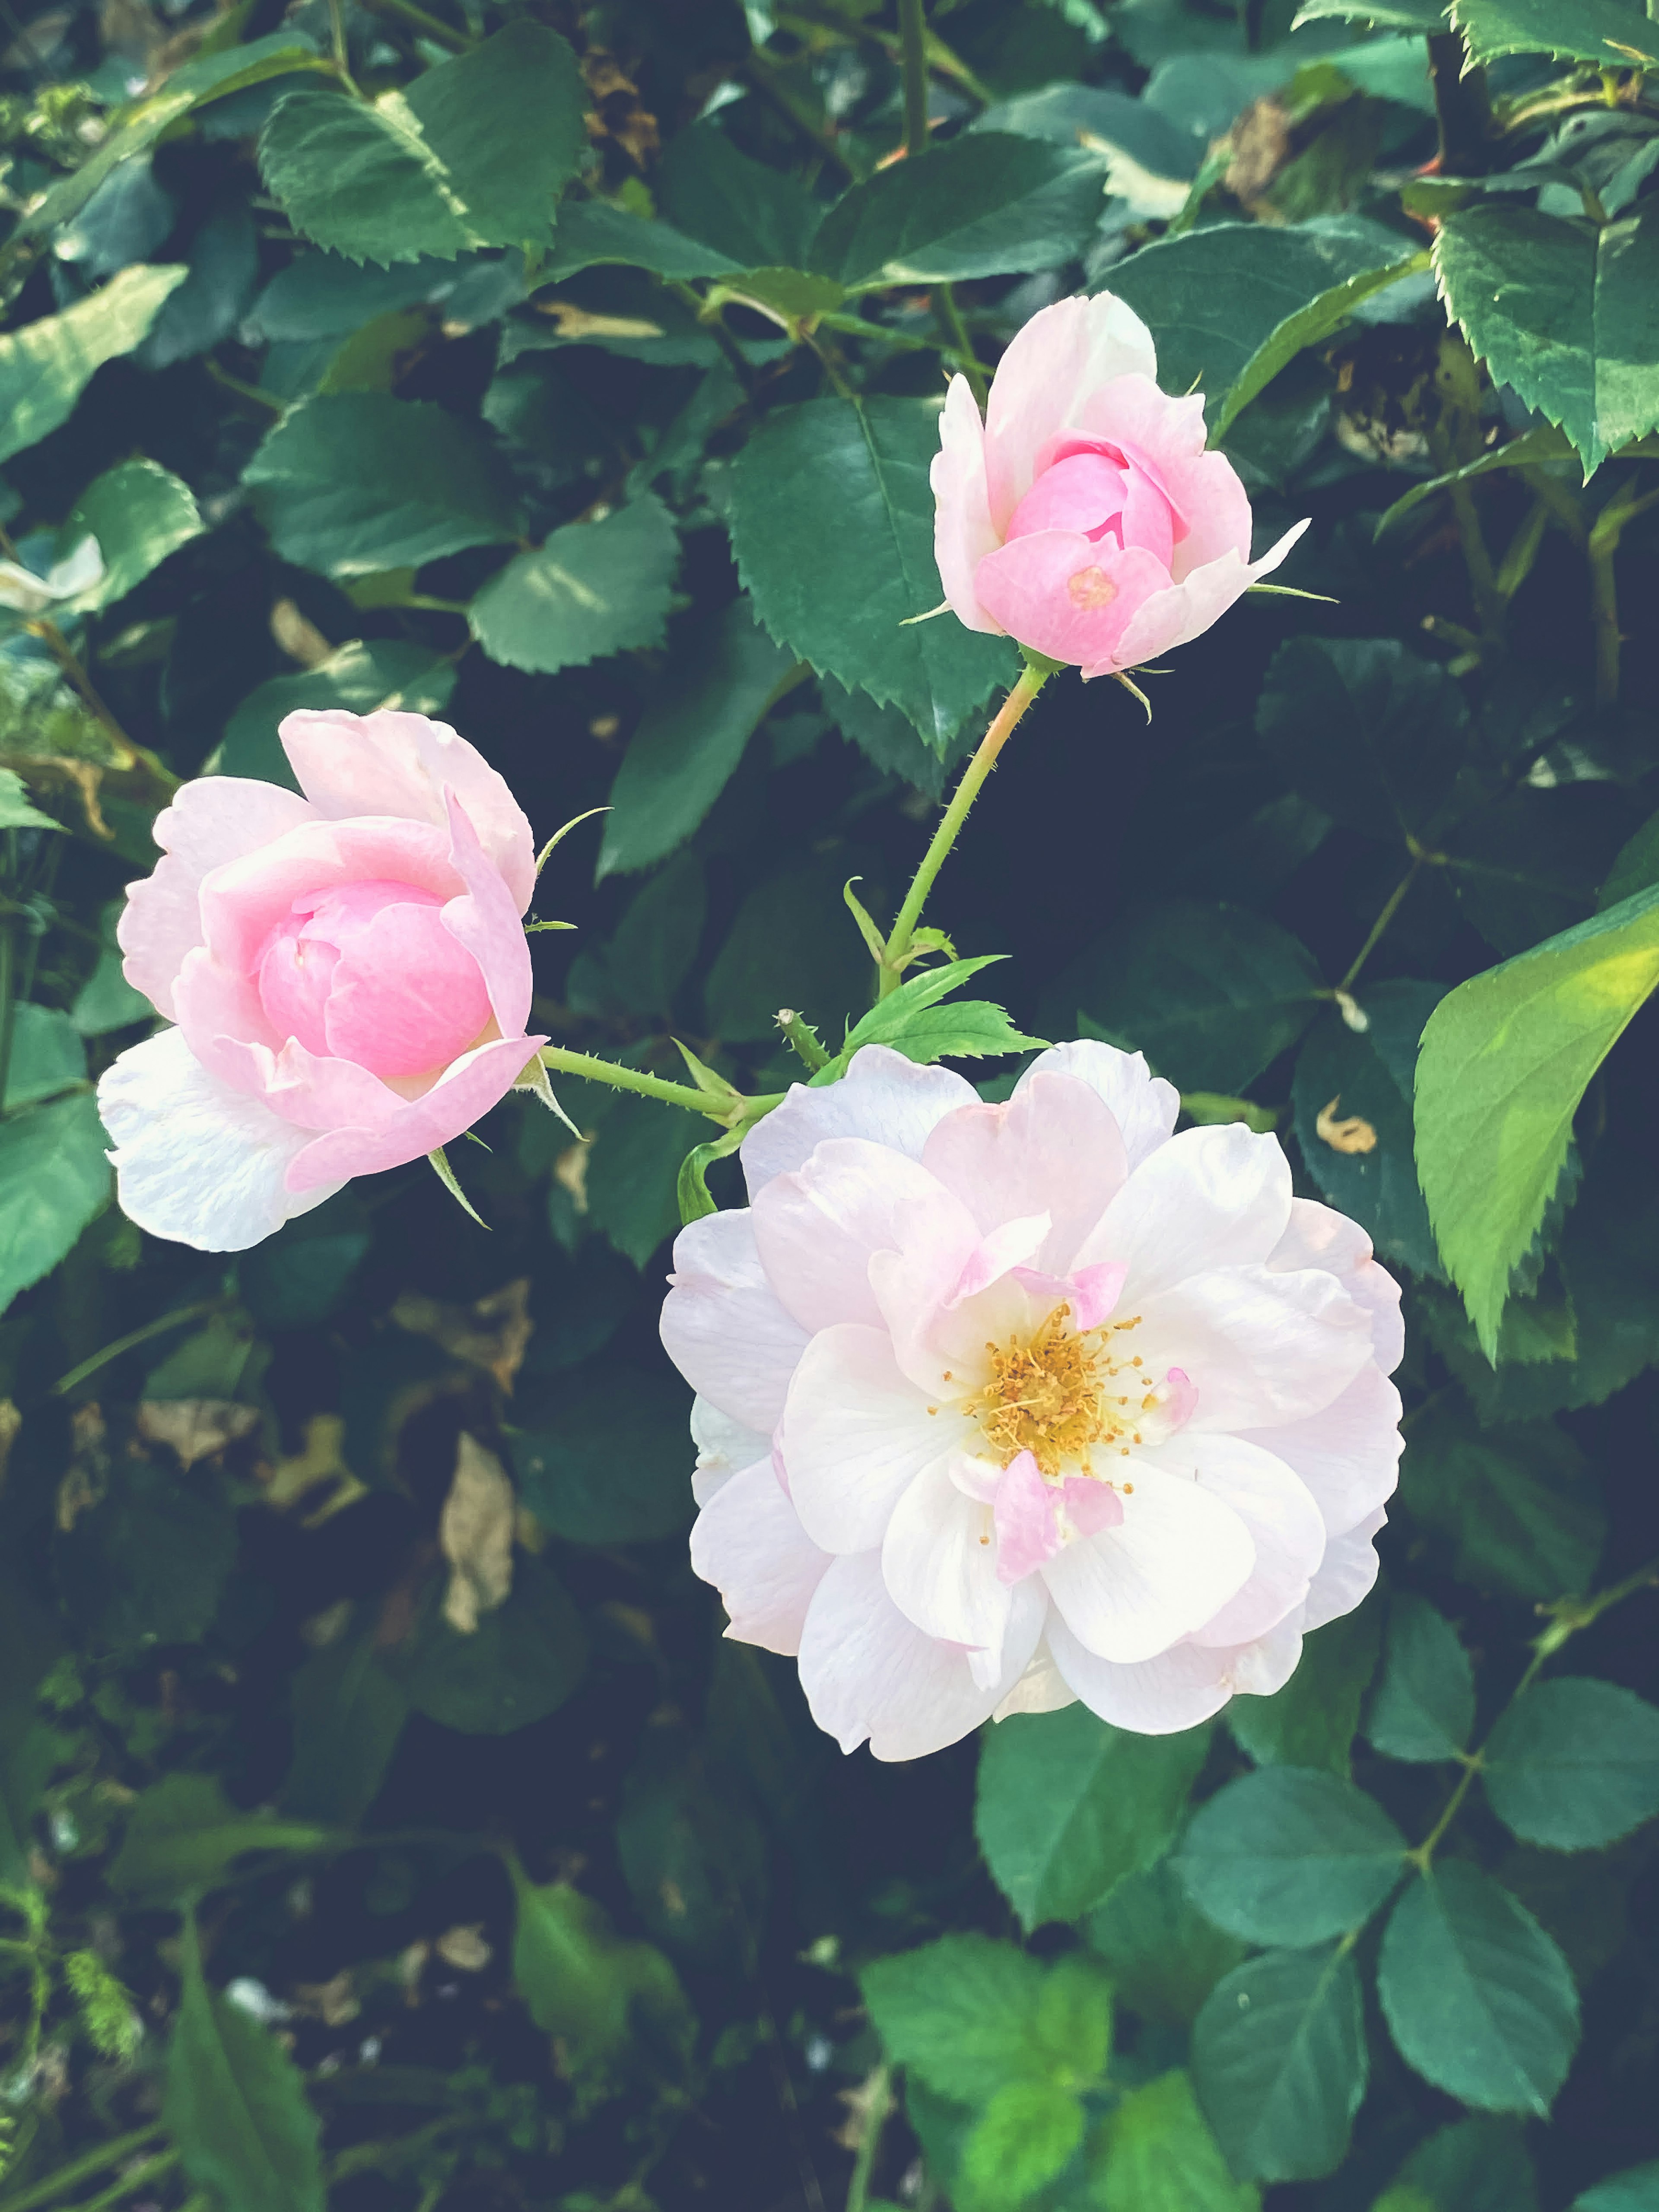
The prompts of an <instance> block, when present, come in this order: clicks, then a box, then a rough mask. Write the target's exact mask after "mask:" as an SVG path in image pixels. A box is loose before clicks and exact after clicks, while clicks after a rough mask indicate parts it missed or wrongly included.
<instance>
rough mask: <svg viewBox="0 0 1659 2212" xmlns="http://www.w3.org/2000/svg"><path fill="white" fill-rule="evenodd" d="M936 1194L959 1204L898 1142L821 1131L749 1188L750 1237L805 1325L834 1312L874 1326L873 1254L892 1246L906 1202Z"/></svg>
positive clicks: (818, 1323)
mask: <svg viewBox="0 0 1659 2212" xmlns="http://www.w3.org/2000/svg"><path fill="white" fill-rule="evenodd" d="M935 1199H937V1200H939V1203H940V1204H942V1205H944V1206H950V1207H951V1210H952V1212H953V1213H954V1212H956V1211H957V1208H956V1207H955V1204H954V1201H953V1200H951V1199H950V1197H949V1194H947V1193H945V1192H944V1191H943V1190H941V1189H940V1188H939V1184H938V1182H936V1181H935V1180H934V1178H933V1176H931V1175H929V1174H928V1173H927V1170H926V1169H925V1168H924V1167H922V1166H921V1164H919V1163H918V1162H916V1161H915V1160H911V1159H907V1158H906V1157H905V1156H904V1154H903V1153H902V1152H895V1151H894V1150H893V1149H892V1148H891V1147H890V1146H887V1145H876V1144H871V1143H870V1142H869V1141H868V1140H867V1139H864V1138H859V1137H830V1138H827V1139H825V1140H824V1141H823V1143H822V1144H820V1145H818V1146H817V1147H816V1148H815V1149H814V1151H813V1152H812V1154H811V1158H809V1159H808V1160H807V1161H806V1163H805V1166H803V1167H801V1168H799V1169H798V1170H796V1171H795V1172H794V1173H793V1174H786V1175H777V1176H773V1177H772V1178H771V1180H770V1181H769V1182H765V1183H763V1185H762V1186H761V1188H760V1190H759V1191H758V1192H757V1194H756V1198H755V1205H754V1224H755V1243H756V1246H757V1249H758V1251H759V1253H760V1256H761V1261H762V1264H763V1267H764V1268H765V1270H766V1275H767V1279H768V1281H769V1283H770V1284H771V1285H772V1287H773V1289H774V1290H775V1291H776V1292H777V1295H778V1297H780V1298H781V1300H782V1301H783V1304H784V1305H785V1306H786V1308H787V1310H788V1311H789V1312H790V1313H792V1314H793V1316H794V1317H795V1319H796V1320H797V1321H798V1322H799V1323H800V1324H801V1326H802V1328H806V1329H820V1328H829V1327H830V1326H831V1324H832V1323H834V1322H842V1321H856V1322H867V1323H868V1324H869V1325H870V1326H872V1328H874V1327H878V1326H879V1325H880V1322H881V1309H880V1307H879V1306H878V1304H877V1303H876V1297H875V1293H874V1292H873V1291H872V1289H871V1287H870V1261H871V1257H872V1255H873V1254H874V1253H876V1252H879V1251H890V1250H893V1249H895V1248H896V1246H897V1244H898V1243H899V1242H900V1240H901V1238H902V1236H903V1234H904V1224H905V1222H906V1220H907V1219H908V1218H910V1214H911V1210H912V1209H913V1208H915V1207H916V1206H926V1205H927V1204H928V1203H929V1202H930V1201H931V1200H935ZM963 1231H964V1232H965V1231H966V1225H965V1224H963Z"/></svg>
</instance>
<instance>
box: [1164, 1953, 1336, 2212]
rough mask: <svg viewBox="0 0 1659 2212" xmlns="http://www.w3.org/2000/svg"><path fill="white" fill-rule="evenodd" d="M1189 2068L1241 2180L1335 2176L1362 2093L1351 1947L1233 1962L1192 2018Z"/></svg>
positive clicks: (1203, 2102)
mask: <svg viewBox="0 0 1659 2212" xmlns="http://www.w3.org/2000/svg"><path fill="white" fill-rule="evenodd" d="M1192 2068H1193V2080H1194V2087H1196V2089H1197V2091H1198V2100H1199V2103H1200V2105H1201V2106H1203V2108H1204V2114H1205V2117H1206V2119H1207V2120H1208V2121H1209V2123H1210V2125H1211V2126H1212V2128H1213V2129H1214V2130H1215V2134H1216V2140H1217V2142H1219V2144H1220V2145H1221V2148H1222V2150H1223V2151H1224V2152H1225V2154H1226V2159H1227V2163H1228V2165H1229V2166H1231V2168H1232V2170H1233V2172H1235V2173H1236V2174H1237V2175H1238V2176H1239V2178H1240V2179H1244V2180H1256V2181H1315V2180H1317V2179H1319V2177H1320V2176H1321V2175H1322V2174H1326V2173H1331V2172H1334V2171H1335V2169H1336V2168H1337V2166H1340V2164H1341V2162H1342V2160H1343V2158H1344V2156H1345V2155H1346V2152H1347V2148H1348V2132H1349V2130H1350V2128H1351V2126H1352V2122H1353V2116H1354V2114H1355V2113H1356V2112H1358V2110H1359V2102H1360V2100H1361V2098H1362V2097H1363V2096H1364V2093H1365V2072H1366V2056H1365V2023H1364V2006H1363V2002H1362V2000H1361V1996H1360V1990H1359V1976H1358V1972H1356V1971H1355V1968H1354V1963H1353V1960H1352V1958H1351V1957H1350V1956H1349V1954H1348V1953H1347V1951H1346V1949H1345V1948H1343V1947H1342V1946H1341V1945H1340V1944H1339V1945H1335V1946H1332V1947H1330V1948H1327V1949H1324V1950H1319V1951H1264V1952H1263V1953H1262V1954H1261V1956H1260V1958H1255V1959H1251V1960H1248V1961H1247V1962H1246V1963H1245V1964H1244V1965H1243V1966H1238V1967H1236V1968H1235V1969H1234V1971H1233V1972H1231V1974H1229V1975H1228V1977H1227V1978H1226V1979H1225V1981H1224V1982H1219V1983H1218V1984H1217V1985H1216V1987H1215V1989H1214V1990H1212V1992H1211V1994H1210V1997H1209V2001H1208V2002H1207V2003H1206V2005H1205V2007H1204V2009H1203V2011H1202V2012H1201V2013H1200V2015H1199V2016H1198V2021H1197V2024H1196V2025H1195V2026H1194V2029H1193V2056H1192Z"/></svg>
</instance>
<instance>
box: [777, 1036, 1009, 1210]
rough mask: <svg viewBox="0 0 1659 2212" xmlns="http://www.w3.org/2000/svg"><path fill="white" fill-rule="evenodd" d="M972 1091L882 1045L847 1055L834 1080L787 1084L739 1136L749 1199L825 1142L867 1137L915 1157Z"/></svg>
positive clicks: (972, 1099)
mask: <svg viewBox="0 0 1659 2212" xmlns="http://www.w3.org/2000/svg"><path fill="white" fill-rule="evenodd" d="M978 1098H979V1093H978V1092H977V1091H975V1088H974V1086H973V1085H972V1084H971V1083H969V1082H968V1081H967V1080H966V1079H964V1078H963V1077H962V1076H960V1075H956V1074H953V1073H951V1070H950V1069H949V1068H944V1067H921V1066H917V1064H916V1062H915V1060H906V1059H905V1057H904V1055H903V1054H902V1053H897V1052H895V1051H893V1049H892V1048H891V1047H890V1046H888V1045H884V1044H866V1045H865V1046H864V1047H863V1048H861V1050H860V1051H858V1052H855V1053H854V1054H853V1057H852V1060H850V1062H849V1063H848V1069H847V1073H846V1074H845V1075H844V1076H842V1079H841V1080H840V1082H839V1083H826V1084H823V1085H821V1086H820V1087H818V1088H817V1089H814V1088H812V1087H811V1085H808V1084H805V1083H796V1084H792V1085H790V1088H789V1093H788V1096H787V1097H786V1098H785V1100H784V1102H783V1103H782V1105H781V1106H775V1107H774V1108H773V1109H772V1111H771V1112H770V1113H769V1114H767V1115H763V1117H762V1119H761V1120H760V1121H757V1123H756V1124H755V1126H754V1127H753V1128H752V1129H751V1130H750V1133H749V1134H748V1135H747V1136H746V1137H745V1138H744V1140H743V1145H742V1148H741V1150H740V1152H739V1153H738V1158H740V1159H741V1160H742V1162H743V1171H744V1176H745V1177H746V1179H747V1181H748V1184H749V1194H750V1197H751V1198H752V1197H753V1196H754V1195H755V1194H756V1193H757V1191H758V1190H759V1189H760V1188H762V1186H763V1184H765V1183H768V1182H770V1181H771V1179H772V1177H773V1176H775V1175H784V1174H787V1172H789V1171H790V1170H792V1169H795V1168H799V1167H804V1166H805V1164H806V1162H807V1160H808V1159H809V1158H811V1154H812V1151H813V1148H814V1146H817V1145H820V1144H822V1143H823V1140H824V1139H825V1138H826V1137H867V1138H868V1139H870V1140H871V1141H872V1143H874V1144H878V1145H890V1146H891V1147H892V1149H893V1150H894V1151H895V1152H902V1153H904V1154H905V1155H906V1157H907V1158H910V1159H913V1160H917V1159H920V1158H921V1148H922V1146H923V1145H924V1144H925V1143H926V1142H927V1135H928V1133H929V1131H930V1130H931V1129H932V1128H933V1126H934V1124H935V1123H936V1122H938V1121H942V1120H943V1119H944V1117H945V1115H947V1114H948V1113H950V1112H951V1110H952V1109H953V1108H955V1107H957V1106H969V1105H974V1104H975V1103H977V1102H978Z"/></svg>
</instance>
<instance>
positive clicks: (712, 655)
mask: <svg viewBox="0 0 1659 2212" xmlns="http://www.w3.org/2000/svg"><path fill="white" fill-rule="evenodd" d="M804 673H805V671H804V670H802V669H801V668H800V667H799V664H798V663H797V662H796V661H795V659H793V656H792V655H791V654H789V653H787V652H785V651H783V650H782V649H781V647H778V646H775V645H774V644H773V642H772V641H771V640H770V639H769V637H768V636H767V635H765V633H764V632H763V630H761V629H758V628H757V625H756V623H755V619H754V615H753V612H752V611H751V609H750V605H749V602H748V600H747V599H734V600H732V604H731V605H730V606H728V607H726V608H725V609H723V610H722V611H721V612H720V614H719V615H718V616H717V617H715V618H714V621H713V622H709V621H708V620H706V619H703V620H699V621H697V622H696V623H693V624H692V625H690V636H689V638H688V639H687V641H686V647H685V650H684V653H683V654H682V655H681V656H680V657H678V659H677V660H676V663H675V671H674V682H673V684H672V685H671V687H669V688H668V689H667V690H665V691H663V692H661V693H659V694H658V695H657V696H655V697H653V701H652V702H651V704H650V706H648V707H647V709H646V711H645V714H644V715H643V716H642V717H641V722H640V726H639V727H638V729H637V730H635V732H634V735H633V736H632V738H629V744H628V750H627V752H626V754H625V755H624V756H623V764H622V766H621V768H620V769H618V770H617V781H616V782H615V783H614V784H613V785H612V786H611V811H610V813H609V814H608V815H607V816H606V817H605V836H604V842H602V844H601V845H600V848H599V868H598V871H597V872H598V874H599V876H600V877H601V878H603V877H605V876H610V875H628V874H630V873H632V872H634V871H635V870H636V869H639V868H648V867H650V866H653V863H655V862H656V861H658V860H661V859H663V858H664V856H665V854H669V853H671V852H673V851H674V849H675V848H676V847H678V846H679V845H683V844H684V842H685V840H686V839H687V838H688V837H689V836H690V835H691V833H692V831H693V830H694V829H696V828H697V827H698V825H699V824H700V823H702V819H703V817H704V816H705V815H706V814H707V813H708V810H709V808H710V807H711V806H712V805H714V801H715V800H716V799H718V798H719V797H720V793H721V792H722V791H723V790H724V789H725V788H726V784H727V783H728V782H729V781H730V780H731V778H732V775H734V774H735V772H736V769H737V766H738V762H739V761H740V760H741V759H742V757H743V752H744V746H745V745H746V744H748V743H749V740H750V737H751V736H752V735H753V734H754V732H755V730H756V728H757V726H758V725H759V724H760V723H761V722H763V720H765V718H766V716H767V714H769V712H770V711H771V709H772V708H774V707H775V705H776V704H777V702H778V701H779V700H780V699H781V698H782V697H783V696H784V694H785V693H786V692H787V691H788V690H791V689H792V688H793V685H794V684H796V683H797V682H798V681H799V678H800V676H801V675H802V674H804Z"/></svg>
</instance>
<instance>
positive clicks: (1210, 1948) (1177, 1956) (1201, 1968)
mask: <svg viewBox="0 0 1659 2212" xmlns="http://www.w3.org/2000/svg"><path fill="white" fill-rule="evenodd" d="M1084 1934H1085V1936H1086V1938H1087V1940H1088V1943H1089V1948H1090V1949H1091V1951H1093V1952H1095V1953H1096V1954H1097V1956H1098V1957H1100V1958H1101V1959H1103V1960H1104V1961H1105V1965H1106V1971H1107V1972H1108V1973H1109V1975H1110V1976H1111V1979H1112V1986H1113V1988H1114V1989H1115V1991H1116V1992H1117V1995H1118V1997H1119V1998H1120V2000H1121V2002H1123V2003H1124V2004H1126V2005H1127V2006H1128V2007H1129V2008H1130V2009H1131V2010H1132V2011H1133V2012H1138V2013H1139V2014H1140V2015H1141V2016H1142V2018H1143V2019H1146V2020H1150V2021H1158V2023H1159V2024H1160V2025H1162V2026H1164V2027H1191V2025H1192V2023H1193V2021H1194V2020H1196V2019H1197V2017H1198V2015H1199V2013H1200V2010H1201V2009H1202V2007H1203V2003H1204V2000H1205V1998H1206V1997H1207V1996H1209V1994H1210V1991H1211V1990H1212V1989H1213V1988H1214V1987H1215V1985H1216V1984H1217V1983H1218V1981H1219V1980H1220V1979H1221V1978H1222V1976H1223V1975H1224V1974H1228V1973H1231V1972H1232V1970H1233V1968H1234V1967H1235V1966H1237V1964H1238V1963H1239V1961H1240V1960H1241V1959H1243V1956H1244V1946H1243V1943H1241V1942H1239V1940H1238V1938H1237V1936H1229V1935H1228V1934H1227V1933H1226V1931H1225V1929H1220V1928H1218V1927H1217V1926H1216V1924H1215V1923H1214V1922H1213V1921H1212V1920H1206V1918H1205V1917H1204V1915H1203V1914H1202V1913H1201V1912H1200V1911H1199V1910H1198V1907H1197V1906H1196V1905H1194V1903H1193V1901H1192V1899H1191V1898H1189V1897H1188V1894H1187V1888H1186V1885H1185V1883H1184V1882H1183V1881H1182V1879H1181V1876H1180V1875H1178V1874H1177V1873H1176V1869H1175V1865H1174V1863H1173V1862H1172V1861H1171V1860H1169V1859H1160V1860H1159V1861H1158V1864H1157V1865H1156V1866H1152V1867H1148V1868H1147V1869H1146V1870H1145V1872H1144V1873H1141V1874H1131V1875H1125V1876H1124V1878H1123V1880H1122V1881H1121V1882H1119V1883H1118V1885H1117V1886H1116V1887H1115V1889H1114V1890H1113V1891H1112V1893H1111V1894H1110V1896H1109V1898H1108V1899H1106V1902H1105V1903H1104V1904H1103V1905H1098V1906H1097V1907H1096V1909H1095V1911H1093V1912H1091V1914H1090V1915H1089V1918H1088V1921H1087V1923H1086V1924H1085V1929H1084Z"/></svg>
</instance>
